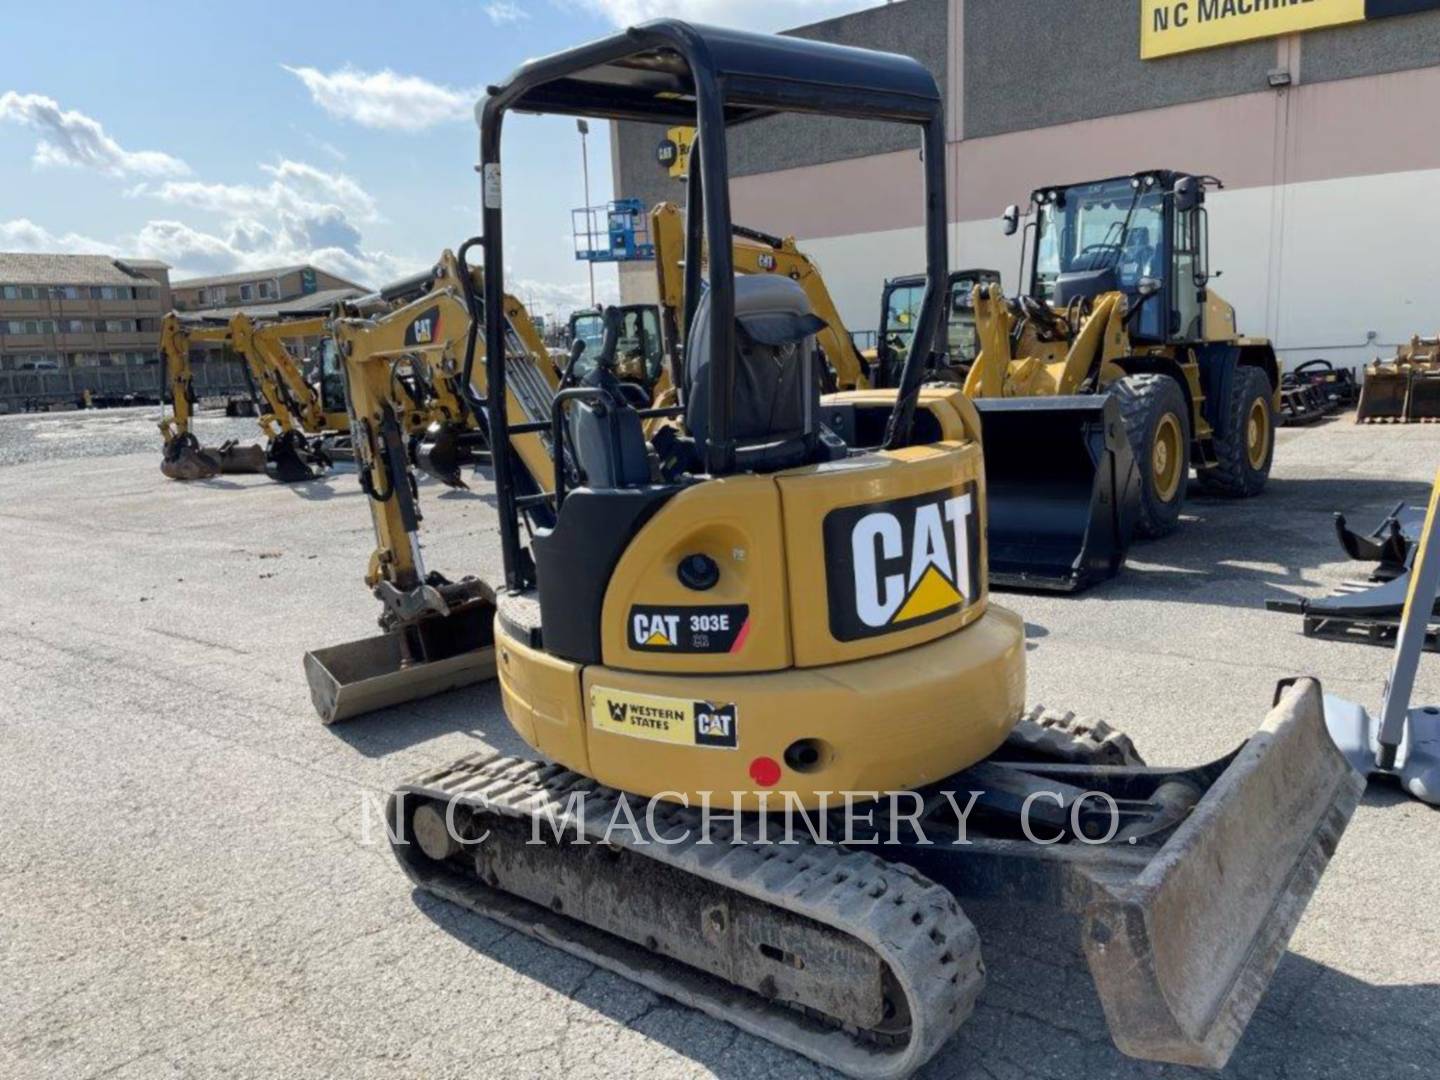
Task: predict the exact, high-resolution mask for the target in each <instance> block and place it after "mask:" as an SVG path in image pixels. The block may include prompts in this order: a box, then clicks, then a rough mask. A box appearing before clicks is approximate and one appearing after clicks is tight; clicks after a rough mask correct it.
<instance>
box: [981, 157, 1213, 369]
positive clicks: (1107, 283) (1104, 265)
mask: <svg viewBox="0 0 1440 1080" xmlns="http://www.w3.org/2000/svg"><path fill="white" fill-rule="evenodd" d="M1218 183H1219V182H1218V181H1216V180H1214V179H1213V178H1210V177H1199V176H1192V175H1190V174H1187V173H1179V172H1172V171H1169V170H1156V171H1149V172H1140V173H1135V174H1134V175H1132V176H1118V177H1112V178H1111V179H1108V180H1094V181H1088V182H1086V183H1081V184H1070V185H1066V186H1057V187H1045V188H1040V189H1037V190H1036V191H1035V192H1034V193H1032V195H1031V196H1030V202H1031V206H1032V207H1033V209H1034V212H1035V221H1034V224H1033V227H1032V230H1031V231H1032V233H1033V235H1032V237H1031V252H1030V254H1031V260H1030V279H1029V288H1028V291H1029V293H1030V295H1031V296H1033V297H1035V298H1036V299H1038V300H1043V301H1046V302H1047V303H1049V304H1051V305H1052V306H1053V307H1055V308H1056V309H1058V310H1063V309H1065V308H1067V307H1069V306H1070V305H1072V304H1074V303H1076V302H1077V301H1084V300H1093V299H1095V298H1096V297H1098V296H1100V295H1101V294H1103V293H1107V292H1114V291H1120V292H1123V293H1124V294H1125V295H1126V298H1127V299H1128V301H1129V303H1130V308H1131V311H1132V312H1135V314H1134V315H1133V316H1132V318H1131V322H1130V335H1131V337H1132V338H1133V339H1135V340H1136V341H1139V342H1145V343H1153V344H1166V343H1179V342H1186V341H1196V340H1199V339H1200V338H1201V337H1202V323H1203V312H1204V310H1205V291H1206V285H1207V282H1208V280H1209V266H1208V256H1209V238H1208V229H1207V219H1206V212H1205V207H1204V198H1205V189H1206V187H1207V185H1217V186H1218ZM1006 221H1007V228H1009V227H1010V221H1011V219H1010V218H1008V217H1007V219H1006ZM1137 306H1138V308H1139V310H1138V311H1136V308H1137Z"/></svg>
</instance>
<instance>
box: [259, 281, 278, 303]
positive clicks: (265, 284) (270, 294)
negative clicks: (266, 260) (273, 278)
mask: <svg viewBox="0 0 1440 1080" xmlns="http://www.w3.org/2000/svg"><path fill="white" fill-rule="evenodd" d="M274 296H275V285H274V283H272V282H269V281H262V282H260V299H261V300H271V299H273V298H274Z"/></svg>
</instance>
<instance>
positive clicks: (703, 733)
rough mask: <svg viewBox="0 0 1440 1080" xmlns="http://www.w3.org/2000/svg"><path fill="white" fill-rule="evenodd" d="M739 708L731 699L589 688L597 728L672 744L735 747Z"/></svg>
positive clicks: (737, 744)
mask: <svg viewBox="0 0 1440 1080" xmlns="http://www.w3.org/2000/svg"><path fill="white" fill-rule="evenodd" d="M739 712H740V710H739V709H738V708H737V707H736V706H735V704H734V703H733V702H714V701H692V700H690V699H689V698H671V697H657V696H655V695H654V694H633V693H631V692H629V691H628V690H611V689H608V688H606V687H603V686H596V687H593V688H591V690H590V724H591V726H592V727H594V728H595V729H596V730H597V731H608V732H609V733H610V734H612V735H625V736H628V737H629V738H632V739H648V740H649V741H651V742H663V743H670V744H672V745H675V746H705V747H711V748H715V749H719V750H734V749H736V748H737V747H738V746H739V745H740V718H739Z"/></svg>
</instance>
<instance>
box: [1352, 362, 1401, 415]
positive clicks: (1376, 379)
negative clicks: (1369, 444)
mask: <svg viewBox="0 0 1440 1080" xmlns="http://www.w3.org/2000/svg"><path fill="white" fill-rule="evenodd" d="M1409 396H1410V376H1409V374H1408V373H1403V372H1400V371H1388V370H1383V369H1382V370H1375V371H1367V372H1366V373H1365V381H1364V383H1362V384H1361V386H1360V404H1359V405H1357V406H1356V408H1355V422H1356V423H1357V424H1363V423H1368V422H1370V421H1375V420H1404V419H1405V405H1406V401H1407V399H1408V398H1409Z"/></svg>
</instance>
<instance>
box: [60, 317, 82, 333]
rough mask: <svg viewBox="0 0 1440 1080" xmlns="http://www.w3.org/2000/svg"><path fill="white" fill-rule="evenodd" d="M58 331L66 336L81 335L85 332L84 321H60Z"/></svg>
mask: <svg viewBox="0 0 1440 1080" xmlns="http://www.w3.org/2000/svg"><path fill="white" fill-rule="evenodd" d="M60 329H61V330H62V331H63V332H64V333H67V334H83V333H85V332H86V326H85V320H84V319H61V320H60Z"/></svg>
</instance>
